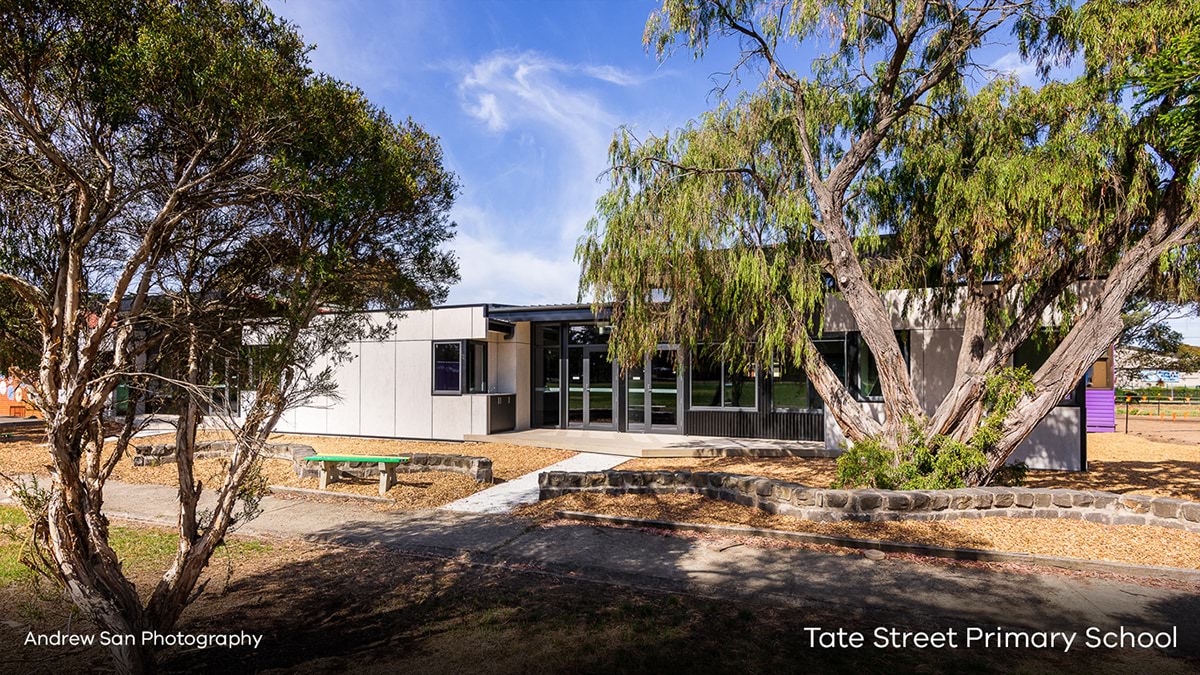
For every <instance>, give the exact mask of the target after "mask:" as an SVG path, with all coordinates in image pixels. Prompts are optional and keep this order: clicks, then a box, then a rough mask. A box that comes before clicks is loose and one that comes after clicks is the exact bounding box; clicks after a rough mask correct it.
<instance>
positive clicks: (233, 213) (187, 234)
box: [0, 0, 456, 672]
mask: <svg viewBox="0 0 1200 675" xmlns="http://www.w3.org/2000/svg"><path fill="white" fill-rule="evenodd" d="M306 54H307V47H306V46H305V44H304V42H303V40H302V38H301V37H300V35H299V34H297V32H296V31H295V30H294V29H293V28H292V27H291V26H289V25H287V24H285V23H284V22H282V21H280V20H278V19H276V18H275V17H274V16H273V15H272V14H271V13H270V11H269V10H267V9H266V8H265V7H264V6H263V5H262V4H261V3H260V2H257V1H256V0H194V1H189V2H174V1H171V0H140V1H137V2H133V3H129V4H128V5H122V4H121V3H110V2H103V1H98V0H97V1H90V0H81V1H77V2H49V3H47V2H33V1H28V2H22V1H17V2H9V3H6V4H5V5H4V6H3V10H2V11H0V214H2V216H0V226H2V229H0V284H3V285H4V287H5V289H6V292H7V293H9V294H11V295H12V296H15V299H14V300H13V301H12V302H8V301H7V300H5V298H8V297H9V296H8V295H3V296H0V300H4V302H5V305H4V306H5V307H6V308H10V307H11V308H13V309H14V310H15V311H26V312H28V313H27V314H26V315H25V319H26V321H29V322H31V325H32V326H34V327H35V330H36V340H37V343H38V344H37V345H36V346H37V354H36V358H35V359H34V361H36V363H35V364H33V366H32V367H29V368H18V374H19V375H20V376H21V377H22V379H23V380H24V381H25V382H27V383H28V384H29V385H30V387H31V397H32V399H33V401H34V403H35V405H37V407H38V408H39V409H40V410H41V411H42V412H43V413H44V414H45V417H46V440H47V445H48V448H49V452H48V460H49V468H50V470H51V473H52V478H53V480H52V482H51V485H50V487H49V489H48V490H46V491H44V492H43V491H38V490H32V489H24V490H18V493H19V494H20V495H21V497H22V505H23V506H24V507H25V510H26V512H27V515H29V517H30V520H31V522H32V531H33V536H34V543H35V545H36V548H35V550H36V557H37V559H38V560H40V562H41V564H40V565H39V567H40V571H42V572H44V573H46V574H47V575H48V576H49V577H50V578H52V579H53V580H55V581H57V582H59V583H61V584H62V586H63V587H64V588H65V590H66V592H67V593H68V595H69V596H70V598H71V599H72V601H73V602H74V603H75V604H76V605H77V606H78V607H79V609H80V610H81V611H82V612H83V613H84V614H85V615H86V616H88V617H89V618H90V619H92V620H93V621H94V622H95V623H96V624H97V625H98V626H99V627H100V628H101V629H103V630H106V631H109V632H112V633H119V634H139V633H140V632H141V631H143V630H158V631H166V630H170V629H171V628H172V627H173V626H174V625H176V623H177V621H178V620H179V617H180V615H181V613H182V612H183V610H184V608H185V607H186V606H187V605H188V604H189V603H190V602H191V601H192V600H193V599H194V598H195V597H196V595H197V594H198V591H197V584H198V581H199V578H200V575H201V573H202V571H203V570H204V568H205V566H206V565H207V564H208V562H209V559H210V558H211V556H212V554H213V552H214V551H215V550H216V548H217V547H218V546H220V545H221V544H222V543H223V541H224V539H225V537H226V535H227V533H228V532H229V531H230V528H231V527H233V526H235V525H236V524H237V523H238V522H240V520H241V519H244V518H245V517H246V516H247V515H249V514H248V513H247V510H249V511H252V510H253V506H254V503H255V500H256V499H257V497H258V495H259V493H258V492H257V491H256V489H255V488H256V485H255V480H254V475H255V467H256V465H257V460H258V458H259V454H260V451H261V448H262V445H263V442H264V441H265V439H266V438H267V436H268V435H269V434H270V433H271V431H272V429H273V428H274V425H275V423H276V422H277V421H278V419H279V417H280V415H281V414H282V412H283V411H284V410H286V409H287V408H288V407H289V406H292V405H298V404H302V403H303V402H304V400H305V397H306V396H310V395H312V393H313V392H321V393H328V392H329V390H330V389H331V383H330V380H329V376H328V372H318V373H315V374H310V373H309V372H308V367H309V366H310V365H311V364H312V363H313V362H314V361H315V358H316V355H317V354H319V353H321V352H334V353H339V352H340V353H343V354H344V353H345V349H344V344H345V341H346V340H349V339H353V338H355V337H358V336H362V335H366V334H370V333H371V332H372V331H373V330H375V331H377V330H378V327H375V326H374V325H373V324H368V323H367V322H366V320H365V319H363V318H362V317H361V315H354V314H352V313H349V312H342V313H338V312H330V311H329V310H330V309H331V308H332V309H347V310H358V309H363V308H370V307H375V306H384V305H386V306H388V307H393V306H397V305H400V304H408V305H421V304H427V303H429V302H432V301H436V300H438V299H440V298H441V297H443V295H444V293H445V287H446V284H447V283H448V282H451V281H453V280H454V279H455V278H456V265H455V262H454V259H453V256H452V255H451V254H449V253H447V252H446V251H445V250H444V248H443V247H444V244H445V243H446V241H447V240H448V239H449V237H450V236H451V235H452V232H453V226H452V224H451V223H450V222H449V221H448V220H447V215H446V214H447V210H448V209H449V206H450V204H451V202H452V200H453V197H454V194H455V191H456V179H455V178H454V176H453V175H452V174H450V173H449V172H447V171H446V170H445V169H444V168H443V167H442V156H441V151H440V147H439V145H438V143H437V140H436V138H434V137H432V136H430V135H429V134H427V133H426V132H425V131H424V130H423V129H422V128H421V127H420V126H419V125H417V124H415V123H414V122H412V121H405V122H400V123H397V122H394V121H392V120H391V119H390V118H388V117H387V115H386V114H384V113H383V112H382V111H380V110H378V109H376V108H374V107H373V106H371V105H370V104H369V102H367V101H366V99H365V98H364V97H363V95H362V94H361V92H359V91H357V90H355V89H353V88H352V87H349V86H347V85H344V84H342V83H339V82H336V81H334V80H332V79H329V78H327V77H323V76H317V75H314V74H313V73H312V72H311V70H310V69H309V67H308V62H307V56H306ZM356 316H357V317H358V318H355V317H356ZM3 323H4V324H5V325H7V324H8V317H6V318H5V321H4V322H3ZM244 333H248V334H256V335H257V336H258V337H259V340H258V342H259V343H260V347H261V348H260V349H259V351H260V352H261V353H260V354H259V358H258V364H259V367H258V369H257V373H256V375H257V377H256V378H255V379H254V380H253V381H252V382H251V383H250V384H251V388H253V389H255V390H256V396H254V398H253V402H252V403H249V404H248V405H247V406H246V409H245V410H243V411H242V412H243V413H244V414H243V416H241V417H239V418H238V419H237V420H233V419H230V418H229V417H230V416H229V415H223V417H225V418H226V420H225V421H226V422H228V423H229V424H230V426H231V427H232V428H233V431H234V432H235V434H236V438H237V441H238V442H237V444H236V446H237V447H236V450H235V451H234V452H233V455H232V457H231V458H230V460H229V463H228V468H227V471H226V472H225V473H224V474H223V475H222V476H220V477H219V479H218V484H217V485H216V486H215V488H214V492H215V497H216V504H215V506H214V507H212V508H211V509H210V510H208V511H205V512H198V510H197V504H198V501H199V498H200V494H201V489H202V486H201V484H200V482H199V481H197V480H196V477H195V476H194V475H193V463H192V458H193V456H194V450H195V448H194V444H195V429H196V426H197V425H198V424H199V422H200V418H201V415H202V413H204V412H209V413H212V412H213V411H214V409H213V407H212V404H213V403H214V402H215V401H214V400H213V397H212V396H210V391H211V389H210V388H209V387H208V386H207V385H208V384H209V383H208V382H205V381H204V378H203V377H202V375H203V371H204V370H205V368H206V366H207V365H208V361H209V360H211V357H212V354H213V353H214V352H216V353H218V354H219V351H218V347H220V346H221V345H226V344H230V343H232V344H237V343H239V342H240V341H241V338H242V336H243V334H244ZM147 358H154V359H157V361H158V366H160V367H161V369H155V370H153V371H150V370H148V369H146V367H145V364H146V359H147ZM131 379H132V380H135V381H146V380H158V381H159V382H160V383H162V385H161V386H163V387H166V388H167V389H168V390H171V389H173V390H174V392H175V398H176V399H177V401H178V402H179V404H180V406H181V411H182V412H183V413H184V414H183V415H181V424H180V428H179V433H178V434H177V440H178V441H179V443H180V447H179V448H178V452H179V457H180V461H179V462H178V471H179V481H180V485H179V489H180V506H179V524H178V534H179V537H178V547H177V551H176V554H175V556H174V558H173V560H172V562H171V564H170V566H169V568H168V569H167V570H166V571H165V572H164V574H163V576H162V578H161V579H160V580H159V582H158V584H157V585H156V587H155V588H154V590H153V592H152V593H151V594H150V596H149V598H148V599H146V600H145V601H144V602H143V598H142V597H140V595H139V593H138V592H137V590H136V589H135V588H134V585H133V583H132V582H131V581H130V579H129V578H128V577H127V576H126V575H125V572H124V571H123V569H122V566H121V561H120V559H119V558H118V555H117V553H116V552H115V551H114V550H113V548H112V546H111V544H110V539H109V523H108V519H107V518H106V517H105V514H104V487H105V483H106V481H107V480H108V477H109V476H110V475H111V474H112V472H113V470H114V468H115V467H116V466H117V463H118V462H120V461H122V460H123V459H124V453H125V449H126V448H127V447H128V445H129V442H130V434H131V433H132V431H133V428H134V427H133V425H132V423H131V422H130V423H127V424H126V425H124V429H123V430H122V431H121V432H120V434H119V436H118V438H117V440H116V442H115V443H113V442H111V441H106V439H105V436H106V430H105V422H106V421H107V419H106V409H107V408H108V407H109V405H110V403H111V400H112V395H113V392H114V391H115V389H116V387H117V386H118V384H119V383H120V382H122V381H130V380H131ZM217 412H220V411H219V410H218V411H217ZM131 419H132V415H130V416H129V417H128V418H127V421H128V420H131ZM239 504H242V505H243V507H244V508H243V510H242V511H240V512H239V511H237V507H238V505H239ZM112 651H113V655H114V659H115V662H116V665H117V667H118V669H119V670H121V671H124V672H142V671H148V670H152V669H153V667H154V657H153V653H152V651H151V649H150V648H149V646H135V645H114V646H113V647H112Z"/></svg>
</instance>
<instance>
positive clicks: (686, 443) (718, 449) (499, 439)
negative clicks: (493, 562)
mask: <svg viewBox="0 0 1200 675" xmlns="http://www.w3.org/2000/svg"><path fill="white" fill-rule="evenodd" d="M463 439H464V440H468V441H479V442H482V443H508V444H511V445H525V446H530V447H537V448H559V449H562V450H575V451H577V452H596V453H602V454H606V455H622V456H624V457H836V456H837V455H838V454H840V451H839V450H828V449H826V448H825V444H824V443H823V442H822V441H789V440H777V439H770V438H727V437H724V436H683V435H680V434H643V433H632V434H631V433H625V432H620V431H598V430H595V429H526V430H524V431H506V432H504V433H499V434H485V435H467V436H464V437H463Z"/></svg>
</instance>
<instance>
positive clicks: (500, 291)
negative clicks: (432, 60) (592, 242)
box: [451, 51, 638, 302]
mask: <svg viewBox="0 0 1200 675" xmlns="http://www.w3.org/2000/svg"><path fill="white" fill-rule="evenodd" d="M637 81H638V80H637V78H636V77H634V76H633V75H630V74H628V73H626V72H624V71H622V70H620V69H618V68H615V67H609V66H594V65H586V66H582V65H571V64H566V63H563V62H561V61H557V60H555V59H552V58H548V57H546V56H545V55H542V54H539V53H537V52H510V51H497V52H493V53H491V54H489V55H487V56H485V57H484V58H482V59H480V60H478V61H477V62H475V63H473V64H471V65H470V66H469V67H467V68H465V69H463V70H462V71H461V79H460V81H459V94H460V97H461V101H462V108H463V111H464V112H465V113H466V114H468V115H470V116H471V117H472V118H474V119H476V120H478V121H479V122H481V123H482V124H483V125H484V127H486V129H487V130H488V131H489V132H490V133H493V134H499V135H501V136H502V138H501V139H500V140H501V141H503V142H504V143H507V144H511V146H508V145H506V146H505V147H512V148H513V149H514V151H516V150H517V149H519V150H520V156H514V157H512V158H510V160H509V164H513V163H518V164H520V167H517V166H508V165H505V164H504V163H502V162H501V163H498V164H497V165H495V166H492V167H490V169H491V170H492V171H493V173H494V175H495V176H496V180H497V181H498V180H500V178H501V177H503V176H506V175H510V174H513V173H515V172H516V171H517V169H518V168H519V169H521V172H522V173H528V172H530V171H532V169H531V168H530V167H529V166H528V164H529V163H530V162H534V163H537V164H542V163H544V164H545V167H544V169H543V170H541V171H539V172H536V173H534V174H533V175H531V179H532V180H536V181H537V183H536V185H535V191H536V194H537V199H538V202H539V203H537V204H528V205H526V207H525V208H523V209H520V210H518V211H517V212H516V213H513V212H511V211H509V212H506V213H504V214H501V212H499V211H498V210H497V209H493V208H491V207H490V204H489V203H488V201H490V200H489V199H488V198H487V197H485V196H484V195H483V194H472V193H471V186H470V185H467V194H465V195H464V199H463V200H462V202H461V203H460V205H459V206H458V207H456V209H455V217H456V219H457V220H458V222H459V225H460V234H459V236H458V237H457V238H456V240H455V243H454V249H455V250H456V251H457V252H458V255H459V258H460V260H461V268H462V277H463V278H462V282H461V283H460V284H459V285H458V286H456V287H455V288H454V289H453V290H452V292H451V295H452V298H453V299H454V301H456V302H465V301H500V302H504V301H508V302H562V301H570V300H574V298H575V294H576V281H577V279H578V268H577V266H576V264H575V262H574V245H575V242H576V240H577V239H578V237H579V236H580V234H581V233H582V232H583V227H584V224H585V223H586V222H587V220H588V219H589V218H590V217H591V216H592V213H593V209H594V204H595V201H596V198H597V197H599V196H600V194H601V192H602V191H603V186H602V185H600V184H599V183H598V182H597V177H598V176H599V175H600V174H601V173H602V172H603V171H604V169H605V168H606V167H607V151H608V145H609V143H610V141H611V139H612V133H613V130H614V129H616V127H617V126H619V125H620V124H621V120H620V118H619V116H618V115H617V114H616V113H615V112H613V111H612V110H610V109H609V108H608V105H607V104H606V102H605V101H604V100H602V99H601V98H600V97H598V96H597V95H596V94H595V92H594V91H592V88H594V87H595V86H597V85H598V84H599V83H600V82H603V83H608V84H616V85H620V86H633V85H635V84H636V83H637ZM600 86H603V85H600ZM521 218H526V219H528V220H529V221H531V222H514V220H513V219H521ZM531 239H532V240H531Z"/></svg>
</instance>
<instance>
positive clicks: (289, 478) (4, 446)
mask: <svg viewBox="0 0 1200 675" xmlns="http://www.w3.org/2000/svg"><path fill="white" fill-rule="evenodd" d="M200 437H201V439H202V440H219V439H222V438H226V437H227V436H226V435H225V434H221V433H218V432H209V431H206V432H201V434H200ZM271 440H272V441H273V442H278V443H303V444H305V445H311V446H313V448H314V449H315V450H316V451H317V452H318V453H336V454H342V455H402V454H405V453H414V452H424V453H435V454H437V453H441V454H459V455H474V456H478V457H488V458H489V459H491V460H492V469H493V472H494V474H495V478H496V482H503V481H506V480H512V479H513V478H516V477H518V476H522V475H524V474H526V473H529V472H530V471H536V470H538V469H541V468H544V467H546V466H549V465H551V464H554V463H556V462H560V461H562V460H564V459H567V458H568V457H571V456H572V455H574V454H575V453H573V452H568V451H565V450H552V449H543V448H526V447H521V446H516V445H508V444H504V443H438V442H432V441H401V440H386V439H368V438H341V437H332V436H295V435H290V434H287V435H285V434H276V435H275V436H273V437H272V438H271ZM173 441H174V438H173V437H172V436H169V435H164V436H148V437H145V438H140V439H137V442H138V443H139V444H147V443H170V442H173ZM48 462H49V458H48V456H47V454H46V448H45V446H44V445H42V443H41V439H40V438H37V437H36V436H33V435H24V436H14V437H11V438H6V439H0V473H5V474H8V475H13V474H41V475H48V473H49V472H48V470H47V469H46V468H45V467H46V464H47V463H48ZM226 466H227V465H226V463H225V461H224V460H223V459H201V460H197V462H196V478H197V479H199V480H201V481H203V482H204V484H205V485H210V486H211V485H216V484H219V483H220V480H221V477H222V476H223V475H224V472H225V470H226ZM262 468H263V474H264V476H265V477H266V479H267V483H268V484H270V485H283V486H292V487H304V488H312V489H316V488H317V487H318V482H317V480H316V479H314V478H303V479H302V478H298V477H297V476H296V474H295V472H294V471H293V468H292V464H291V462H290V461H284V460H273V459H267V460H264V461H263V467H262ZM113 479H114V480H119V481H122V482H126V483H150V484H157V485H177V484H178V481H179V477H178V470H177V468H176V466H175V464H161V465H159V466H152V467H138V466H134V465H133V461H132V459H130V458H125V459H124V460H122V461H121V462H120V464H118V466H117V468H116V470H115V471H114V472H113ZM488 487H491V486H490V485H485V484H481V483H476V482H475V481H474V480H472V479H471V478H469V477H467V476H464V475H462V474H457V473H450V472H445V471H423V472H419V473H397V474H396V485H395V486H394V487H392V489H391V490H389V491H388V493H387V497H388V498H389V499H391V500H393V502H392V504H390V505H389V506H390V507H391V508H399V509H427V508H436V507H438V506H442V505H443V504H449V503H450V502H452V501H455V500H457V499H461V498H463V497H466V496H468V495H471V494H474V493H476V492H478V491H480V490H483V489H486V488H488ZM330 490H332V491H335V492H346V493H353V494H361V495H378V494H379V482H378V480H375V479H371V480H344V481H341V482H338V483H334V484H333V485H331V486H330Z"/></svg>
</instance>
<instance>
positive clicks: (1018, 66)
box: [270, 0, 1200, 342]
mask: <svg viewBox="0 0 1200 675" xmlns="http://www.w3.org/2000/svg"><path fill="white" fill-rule="evenodd" d="M270 4H271V5H272V7H273V8H274V10H275V11H276V12H277V13H278V14H279V15H281V16H283V17H284V18H286V19H288V20H289V21H291V22H292V23H294V24H296V25H298V26H299V28H300V31H301V32H302V33H303V35H304V36H305V39H306V40H307V41H308V42H310V43H312V44H314V45H315V46H316V48H315V50H314V51H313V52H312V55H311V58H312V61H313V65H314V67H315V68H316V69H318V70H322V71H324V72H327V73H330V74H331V75H334V76H336V77H338V78H340V79H343V80H345V81H347V82H350V83H352V84H354V85H356V86H358V87H360V88H361V89H363V90H364V91H365V92H366V94H367V96H368V97H369V98H370V99H371V100H372V101H373V102H374V103H375V104H377V105H379V106H381V107H383V108H384V109H386V110H387V111H388V112H389V113H390V114H391V115H392V116H393V117H397V118H402V117H405V116H411V117H412V118H413V119H415V120H417V121H418V122H419V123H421V124H422V125H423V126H425V128H427V129H428V130H430V131H431V132H432V133H434V134H436V135H438V136H439V137H440V138H441V142H442V148H443V150H444V152H445V155H446V162H447V164H448V165H449V167H450V168H451V169H452V170H453V171H454V172H455V173H457V174H458V176H459V178H460V180H461V183H462V194H461V195H460V197H459V199H458V201H457V203H456V205H455V207H454V211H453V214H452V216H453V219H454V220H455V222H457V223H458V227H459V230H458V236H457V238H456V240H455V242H454V244H453V248H454V249H455V250H456V251H457V253H458V255H459V258H460V261H461V267H462V281H461V282H460V283H459V284H457V285H456V286H455V287H453V288H452V289H451V292H450V298H449V301H450V302H453V303H468V302H506V303H517V304H524V303H554V302H573V301H574V300H575V298H576V289H577V281H578V267H577V265H576V263H575V262H574V259H573V256H574V247H575V243H576V241H577V239H578V238H579V236H580V234H581V233H582V232H583V227H584V224H585V223H586V222H587V220H588V218H589V217H591V215H592V213H593V209H594V203H595V200H596V198H597V197H598V196H599V195H600V194H601V193H602V192H603V190H604V183H603V182H602V181H601V180H598V179H600V178H601V174H602V173H603V171H604V169H605V167H606V166H607V148H608V144H609V141H610V140H611V139H612V135H613V132H614V131H615V130H616V129H617V128H618V127H620V126H622V125H628V126H630V127H632V128H633V130H634V132H635V133H636V134H637V135H639V136H644V135H646V134H648V133H651V132H653V133H663V132H665V131H667V130H669V129H673V128H676V127H679V126H681V125H683V124H685V123H686V122H687V121H688V120H689V119H692V118H694V117H696V116H697V115H698V114H700V113H701V112H703V111H704V110H706V109H709V108H711V107H712V105H713V103H714V98H713V96H712V91H713V86H714V79H713V77H714V73H718V72H720V71H725V70H728V69H729V67H730V65H731V64H732V63H733V62H734V60H735V57H734V55H735V52H736V44H735V43H733V42H732V41H725V42H722V43H718V44H717V45H715V47H714V48H713V49H711V50H710V52H709V53H708V54H707V55H706V57H705V59H704V60H702V61H694V60H692V58H691V57H690V55H687V54H682V53H681V54H678V55H676V56H675V57H673V58H671V59H668V60H667V61H666V62H665V63H662V64H660V63H659V62H658V61H657V60H656V59H655V58H654V56H653V55H651V54H647V53H646V50H645V49H644V47H643V45H642V32H643V28H644V26H645V22H646V18H647V16H648V15H649V14H650V12H651V11H653V10H654V9H655V8H656V7H657V3H656V2H652V1H648V0H647V1H643V0H608V1H591V0H558V1H553V2H552V1H549V0H544V1H534V0H507V1H498V2H489V1H486V0H447V1H444V2H438V1H434V0H417V1H401V0H393V1H387V0H376V1H370V0H341V1H338V0H286V1H281V0H271V3H270ZM994 37H995V38H996V39H997V40H999V41H1001V43H1000V44H994V45H991V46H990V47H989V48H987V49H986V50H985V51H984V52H983V53H982V54H981V55H980V56H979V58H978V61H980V62H982V63H987V64H991V65H992V66H994V67H995V68H997V69H998V70H1006V71H1010V72H1014V73H1016V74H1017V75H1018V76H1019V77H1021V78H1022V80H1026V81H1030V80H1031V78H1032V69H1031V68H1030V67H1029V66H1028V65H1027V64H1023V63H1021V62H1020V59H1019V58H1018V57H1017V55H1016V53H1015V50H1014V49H1013V47H1012V46H1011V45H1009V44H1004V43H1003V41H1007V40H1010V38H1009V36H1008V35H1007V34H998V35H996V36H994ZM806 66H807V63H805V62H797V63H795V64H792V67H794V68H796V69H798V70H803V69H805V68H806ZM1031 83H1032V82H1031ZM1180 329H1181V330H1184V332H1185V333H1187V334H1188V335H1189V337H1190V338H1191V339H1192V341H1196V342H1200V325H1198V324H1197V322H1195V321H1193V322H1191V323H1190V324H1186V325H1183V326H1181V327H1180Z"/></svg>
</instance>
